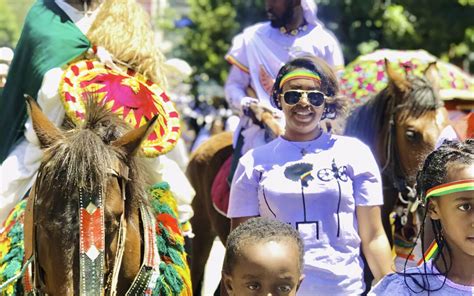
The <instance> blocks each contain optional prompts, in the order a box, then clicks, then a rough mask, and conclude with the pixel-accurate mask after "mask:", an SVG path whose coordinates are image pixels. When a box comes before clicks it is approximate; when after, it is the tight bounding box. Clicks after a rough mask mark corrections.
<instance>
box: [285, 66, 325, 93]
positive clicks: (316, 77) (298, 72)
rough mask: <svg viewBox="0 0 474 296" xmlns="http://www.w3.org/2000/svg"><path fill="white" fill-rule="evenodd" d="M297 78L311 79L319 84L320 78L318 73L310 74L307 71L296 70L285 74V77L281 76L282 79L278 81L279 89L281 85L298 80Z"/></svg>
mask: <svg viewBox="0 0 474 296" xmlns="http://www.w3.org/2000/svg"><path fill="white" fill-rule="evenodd" d="M299 78H303V79H312V80H316V81H317V82H321V77H320V76H319V74H318V73H315V72H311V71H308V70H301V69H298V70H295V71H292V72H288V73H286V74H285V76H283V78H282V79H281V80H280V85H279V88H282V87H283V85H285V83H287V82H288V81H290V80H294V79H299Z"/></svg>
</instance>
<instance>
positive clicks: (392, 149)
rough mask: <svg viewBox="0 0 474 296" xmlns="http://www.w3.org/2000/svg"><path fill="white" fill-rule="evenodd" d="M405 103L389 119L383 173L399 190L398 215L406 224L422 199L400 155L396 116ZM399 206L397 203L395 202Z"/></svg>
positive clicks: (394, 110) (393, 186)
mask: <svg viewBox="0 0 474 296" xmlns="http://www.w3.org/2000/svg"><path fill="white" fill-rule="evenodd" d="M403 106H404V105H403V104H400V105H397V106H395V108H393V111H392V112H391V114H390V120H389V132H388V139H387V142H388V143H387V145H386V155H387V157H386V162H385V164H384V166H383V167H382V170H381V171H382V174H383V175H385V176H387V177H388V178H389V180H391V183H392V187H390V188H395V190H396V191H397V196H398V201H399V204H401V207H399V209H398V211H397V215H398V216H400V223H401V224H402V226H405V225H406V224H407V222H408V215H409V213H414V212H415V211H416V210H417V208H418V205H419V204H420V201H419V200H418V199H417V198H416V190H415V184H413V185H411V186H410V185H409V183H408V182H407V179H406V177H405V175H406V174H404V173H403V172H404V170H403V168H402V167H401V161H400V158H399V155H398V153H397V152H398V149H397V137H396V129H397V125H396V124H395V116H396V114H397V111H398V110H400V109H401V108H402V107H403ZM395 207H397V204H395Z"/></svg>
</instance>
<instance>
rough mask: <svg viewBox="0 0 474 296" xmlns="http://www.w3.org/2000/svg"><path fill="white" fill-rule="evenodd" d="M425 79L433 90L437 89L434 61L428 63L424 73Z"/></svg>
mask: <svg viewBox="0 0 474 296" xmlns="http://www.w3.org/2000/svg"><path fill="white" fill-rule="evenodd" d="M423 73H424V74H425V77H426V79H428V81H429V82H430V83H431V86H432V87H433V89H436V90H438V89H439V71H438V66H437V65H436V61H434V62H431V63H429V65H428V67H426V69H425V71H423Z"/></svg>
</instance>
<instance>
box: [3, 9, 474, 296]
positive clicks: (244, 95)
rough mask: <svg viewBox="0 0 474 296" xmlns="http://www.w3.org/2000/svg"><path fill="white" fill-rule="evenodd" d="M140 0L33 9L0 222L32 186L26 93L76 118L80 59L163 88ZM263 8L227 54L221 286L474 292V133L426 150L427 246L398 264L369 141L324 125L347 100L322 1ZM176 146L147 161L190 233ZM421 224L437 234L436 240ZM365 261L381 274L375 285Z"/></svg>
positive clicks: (13, 75) (6, 130)
mask: <svg viewBox="0 0 474 296" xmlns="http://www.w3.org/2000/svg"><path fill="white" fill-rule="evenodd" d="M118 2H120V5H123V7H121V8H118V7H119V6H117V3H118ZM137 5H138V4H137V3H136V2H135V0H120V1H117V2H115V1H111V0H105V1H59V0H57V1H42V0H38V1H37V2H36V3H35V5H34V6H33V8H32V10H31V11H30V14H29V16H28V17H27V20H26V23H25V29H24V33H23V34H22V37H21V39H20V41H19V43H18V46H17V48H16V49H15V57H14V59H13V61H12V62H11V66H10V71H9V75H8V79H7V81H6V84H5V86H4V85H3V80H0V94H2V92H3V94H2V97H1V100H0V148H1V149H0V162H1V166H0V176H1V179H2V180H1V183H0V184H1V188H0V219H1V220H2V221H3V220H5V218H6V217H7V215H8V213H9V212H10V210H11V209H12V208H13V206H14V205H15V204H16V203H17V202H18V201H20V200H21V199H23V198H25V196H27V195H28V192H29V190H30V188H31V186H32V184H33V183H34V181H35V179H36V174H37V171H38V168H39V165H40V163H41V160H42V155H43V152H42V151H41V149H40V147H39V145H38V140H37V138H36V135H35V133H34V131H33V127H32V125H31V120H29V119H28V116H27V114H26V110H25V103H24V100H23V94H24V93H28V94H30V95H31V96H33V97H34V98H35V99H36V100H37V101H38V103H39V105H40V106H41V107H42V108H43V111H44V112H45V113H46V114H47V116H48V117H49V118H50V119H51V120H52V121H53V122H54V123H55V124H57V125H61V124H62V123H63V121H64V119H65V116H67V110H66V108H65V107H64V105H63V103H64V102H63V100H62V99H61V95H62V94H61V91H60V86H61V85H62V83H63V82H62V80H63V79H64V76H63V73H64V68H65V67H66V66H67V65H69V64H71V63H73V62H75V61H77V60H78V57H83V58H88V59H96V60H98V61H100V62H101V63H103V64H105V65H107V67H109V68H110V69H112V70H114V71H117V72H118V73H124V72H123V71H124V70H123V69H124V68H123V67H124V66H125V67H126V68H128V69H133V70H134V71H137V72H139V73H141V74H143V75H146V76H147V77H148V79H149V80H150V81H151V82H150V83H154V84H158V85H160V86H161V87H162V88H163V89H166V90H167V87H166V85H167V84H166V75H167V73H166V71H164V70H162V69H165V68H166V64H165V62H164V57H163V56H162V55H161V53H160V52H159V51H158V50H157V49H156V48H154V42H153V39H152V36H153V35H152V34H150V32H151V26H150V24H149V22H148V19H147V18H144V17H143V15H142V13H143V11H142V10H137V9H135V8H134V7H137ZM265 7H266V11H267V13H268V17H269V21H267V22H262V23H258V24H255V25H253V26H250V27H248V28H246V29H245V30H244V31H243V32H242V33H240V34H238V35H237V36H235V37H234V39H233V42H232V45H231V47H230V49H229V52H228V54H227V55H226V57H225V59H226V60H227V61H228V62H229V63H230V70H229V76H228V79H227V82H226V84H225V94H226V99H227V101H228V103H229V106H230V107H231V108H232V109H233V111H234V112H235V113H236V114H237V115H238V116H240V122H239V125H238V127H237V128H236V129H235V132H234V143H233V144H234V145H233V146H234V154H233V160H232V169H231V174H230V176H229V182H230V183H231V186H230V200H229V209H228V213H227V217H228V218H230V220H231V229H230V231H231V232H230V235H229V237H228V239H227V242H226V255H225V259H224V266H223V270H222V282H221V285H222V288H221V290H220V293H221V295H226V294H227V295H361V294H364V293H368V294H369V295H415V294H418V293H422V295H426V294H427V295H473V293H474V276H473V271H472V267H473V266H474V211H473V209H472V207H473V205H474V140H472V139H467V140H465V141H444V142H443V141H442V140H440V141H439V143H440V145H439V147H437V148H436V149H435V150H433V151H432V152H431V153H430V154H429V155H428V157H427V158H426V160H425V162H424V166H423V168H422V169H421V170H420V172H419V173H418V178H417V196H418V200H419V201H420V203H421V204H422V205H423V208H424V213H425V214H424V215H425V216H424V217H423V219H422V221H423V222H425V225H426V223H429V226H430V227H426V228H425V227H422V229H421V232H420V234H419V235H418V236H419V237H420V240H419V241H420V243H421V244H422V249H428V251H427V253H426V256H423V260H422V262H420V265H419V266H418V267H416V268H405V269H404V270H401V271H400V270H395V268H394V264H393V256H392V251H391V246H390V244H389V240H388V235H391V234H389V233H386V232H385V230H384V228H383V226H382V219H381V209H380V207H381V205H383V203H384V199H383V185H382V180H381V173H380V168H379V167H378V165H377V162H376V160H375V157H374V155H373V151H371V149H370V148H369V147H368V146H367V145H366V144H364V143H363V142H362V141H360V140H358V139H356V138H353V137H348V136H342V135H336V134H334V133H332V132H331V131H330V129H328V125H326V124H325V122H326V121H327V120H335V119H339V118H343V117H344V116H345V114H346V113H347V112H348V109H349V107H348V102H347V100H346V99H345V98H344V97H342V96H340V95H339V93H340V91H339V81H338V75H339V73H340V71H342V70H343V67H344V59H343V55H342V51H341V48H340V45H339V43H338V41H337V39H336V37H335V36H334V35H333V34H332V33H331V32H330V31H329V30H328V29H327V28H326V27H325V26H324V25H323V24H322V23H321V22H320V21H319V20H318V19H317V17H316V12H317V10H316V5H315V3H314V1H313V0H266V1H265ZM124 11H125V12H124ZM127 15H128V16H127ZM126 16H127V17H126ZM129 27H132V28H134V29H136V31H133V30H129ZM145 45H146V46H145ZM0 58H1V57H0ZM223 58H224V57H223ZM7 62H8V64H9V65H10V61H9V60H8V61H7ZM169 64H170V65H171V64H172V63H169ZM1 65H2V64H0V66H1ZM176 67H177V66H175V68H174V70H171V71H174V72H176V69H177V68H176ZM1 70H2V68H0V71H1ZM183 71H184V72H186V73H188V74H186V75H189V70H188V71H185V70H183ZM0 75H2V73H1V72H0ZM0 79H3V78H2V77H1V76H0ZM169 93H172V90H170V91H169ZM171 98H172V96H171ZM255 110H261V111H265V112H270V113H271V114H273V116H274V118H275V120H276V121H278V122H279V124H280V125H281V127H282V130H283V131H284V132H283V133H282V134H281V135H276V138H270V137H268V134H267V133H266V130H265V128H263V127H262V125H261V124H260V123H259V120H261V118H259V115H258V114H261V113H259V112H255ZM178 147H179V146H178ZM174 155H175V156H174V157H173V158H174V159H175V160H172V159H171V158H168V157H167V156H166V155H160V156H159V157H153V158H149V159H148V162H149V163H150V164H151V165H152V166H153V167H154V170H153V171H151V172H150V175H153V177H154V178H152V179H153V180H154V182H159V181H162V180H164V181H167V182H168V183H169V184H170V186H171V191H172V192H173V194H174V196H175V197H176V198H177V201H178V214H179V217H178V219H179V222H180V223H181V226H182V227H184V228H185V230H184V232H185V234H186V235H188V236H189V237H192V235H193V234H192V228H191V227H190V226H189V225H188V224H187V222H188V221H189V219H190V218H191V217H192V215H193V211H192V208H191V206H190V204H191V201H192V198H193V196H194V191H193V189H192V188H191V186H190V184H189V182H188V181H187V179H186V176H185V175H184V174H183V169H184V167H185V165H186V161H187V158H186V160H184V158H185V157H186V156H185V155H184V154H182V153H181V154H180V153H175V154H174ZM177 163H178V164H177ZM150 185H152V184H150ZM425 229H426V230H425ZM425 231H430V232H431V231H432V232H433V233H432V235H431V236H432V237H434V239H435V240H434V242H433V243H432V244H431V245H430V247H429V248H427V246H426V245H427V244H428V245H429V244H430V243H431V242H425V241H424V239H423V238H424V237H425V235H424V232H425ZM191 259H192V258H191ZM365 264H367V265H368V267H369V268H370V271H371V273H372V274H373V276H374V281H373V282H372V283H369V285H368V286H366V282H365V281H364V265H365ZM215 276H218V275H215Z"/></svg>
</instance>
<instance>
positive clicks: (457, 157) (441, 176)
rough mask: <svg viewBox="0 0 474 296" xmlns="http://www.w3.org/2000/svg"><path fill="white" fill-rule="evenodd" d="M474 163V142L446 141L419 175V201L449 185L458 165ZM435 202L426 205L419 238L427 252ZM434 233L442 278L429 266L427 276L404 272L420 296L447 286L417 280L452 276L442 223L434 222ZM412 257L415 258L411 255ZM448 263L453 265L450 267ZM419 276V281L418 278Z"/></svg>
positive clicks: (468, 140) (425, 272)
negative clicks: (429, 217) (426, 234)
mask: <svg viewBox="0 0 474 296" xmlns="http://www.w3.org/2000/svg"><path fill="white" fill-rule="evenodd" d="M473 163H474V139H467V140H466V141H464V142H453V141H445V142H444V143H443V144H442V145H441V146H440V147H439V148H438V149H436V150H435V151H433V152H431V153H430V154H429V155H428V157H427V158H426V160H425V163H424V165H423V169H422V170H421V171H420V172H419V173H418V176H417V186H416V187H417V193H418V195H419V198H421V199H422V200H424V197H425V196H426V192H427V191H428V190H429V189H431V188H433V187H435V186H439V185H441V184H444V183H447V182H448V180H447V176H448V172H449V170H450V169H452V168H455V166H456V165H461V166H469V165H472V164H473ZM430 201H431V199H430V200H428V202H426V203H425V213H424V215H423V219H422V226H421V229H420V233H419V235H418V237H421V249H422V250H425V242H424V239H423V237H424V231H425V228H424V224H425V220H426V217H427V215H428V212H429V211H428V205H429V203H430ZM431 224H432V228H433V232H434V238H435V240H436V243H437V244H438V252H437V254H436V256H435V257H434V258H433V262H436V261H438V259H441V261H442V263H443V264H444V268H443V269H444V272H441V273H440V274H438V273H433V270H430V271H428V270H427V268H426V265H425V266H424V272H423V273H410V274H408V273H406V272H404V273H403V275H404V277H405V284H406V285H407V287H408V288H409V289H410V290H411V291H412V292H415V293H420V292H422V291H427V292H428V293H429V292H435V291H438V290H440V289H441V288H442V287H443V286H444V282H443V284H442V285H441V286H440V287H435V288H433V289H432V288H430V283H429V280H428V279H425V278H423V280H422V281H421V282H419V281H418V280H416V276H417V275H418V276H420V275H421V276H422V277H426V276H433V275H442V276H443V277H444V280H445V281H446V278H447V275H448V273H449V270H450V269H451V262H452V260H451V249H450V247H449V245H448V243H447V242H446V240H445V239H444V237H443V231H442V229H443V227H442V224H441V221H440V220H431ZM444 248H446V250H447V251H448V252H447V254H448V256H449V260H446V259H447V258H445V252H443V249H444ZM410 255H411V254H410ZM423 261H424V262H426V258H425V256H424V255H423ZM448 262H450V264H449V266H448ZM405 269H406V263H405ZM414 276H415V277H414ZM407 277H410V278H412V280H413V282H414V283H415V284H416V286H418V288H421V289H422V290H421V291H415V290H413V289H412V287H410V285H409V284H408V283H407Z"/></svg>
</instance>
